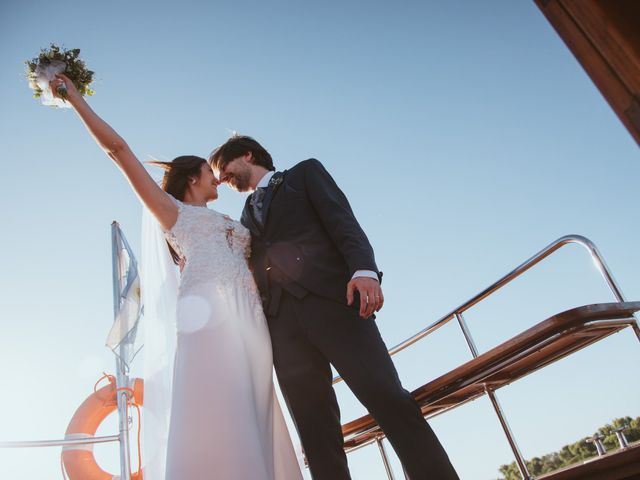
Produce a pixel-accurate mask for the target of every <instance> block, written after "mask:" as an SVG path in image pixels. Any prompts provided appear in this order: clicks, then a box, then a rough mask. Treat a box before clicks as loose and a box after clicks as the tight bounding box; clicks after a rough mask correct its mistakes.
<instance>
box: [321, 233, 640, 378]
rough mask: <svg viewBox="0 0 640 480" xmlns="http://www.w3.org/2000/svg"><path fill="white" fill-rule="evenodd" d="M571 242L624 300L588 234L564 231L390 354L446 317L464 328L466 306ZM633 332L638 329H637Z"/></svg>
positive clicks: (427, 333)
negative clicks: (584, 254)
mask: <svg viewBox="0 0 640 480" xmlns="http://www.w3.org/2000/svg"><path fill="white" fill-rule="evenodd" d="M570 243H577V244H578V245H581V246H582V247H584V248H586V249H587V250H588V251H589V253H590V255H591V258H592V259H593V260H594V262H595V263H596V267H598V270H599V271H600V273H601V274H602V276H603V277H604V278H605V280H606V281H607V284H608V285H609V288H610V289H611V291H612V292H613V294H614V296H615V297H616V300H618V301H619V302H624V301H625V300H624V296H623V294H622V291H621V290H620V287H619V286H618V284H617V282H616V281H615V279H614V278H613V275H612V274H611V272H610V271H609V267H608V266H607V264H606V263H605V261H604V259H603V258H602V255H601V254H600V252H599V251H598V248H597V247H596V246H595V244H594V243H593V242H592V241H591V240H589V239H588V238H587V237H584V236H582V235H565V236H564V237H560V238H559V239H557V240H556V241H555V242H553V243H551V244H549V245H548V246H547V247H545V248H544V249H542V250H540V251H539V252H538V253H536V254H535V255H533V256H532V257H531V258H529V259H528V260H526V261H525V262H523V263H522V264H520V265H519V266H518V267H516V268H515V269H513V270H512V271H511V272H509V273H508V274H506V275H505V276H503V277H502V278H500V279H499V280H498V281H496V282H494V283H493V284H492V285H490V286H489V287H487V288H485V289H484V290H482V291H481V292H480V293H478V294H477V295H475V296H474V297H472V298H471V299H469V300H467V301H466V302H464V303H463V304H461V305H460V306H458V307H457V308H455V309H453V310H452V311H450V312H449V313H447V314H446V315H444V316H443V317H441V318H440V319H438V320H436V321H435V322H434V323H432V324H431V325H429V326H428V327H426V328H424V329H423V330H420V331H419V332H418V333H416V334H415V335H413V336H411V337H409V338H407V339H406V340H404V341H402V342H400V343H399V344H397V345H396V346H394V347H393V348H391V349H389V355H392V356H393V355H395V354H396V353H398V352H401V351H402V350H404V349H405V348H407V347H409V346H411V345H413V344H414V343H416V342H417V341H419V340H422V339H423V338H424V337H426V336H428V335H430V334H431V333H433V332H435V331H436V330H438V329H439V328H440V327H442V326H444V325H446V324H447V323H448V322H449V321H451V320H453V319H454V318H456V317H460V318H458V320H459V321H461V325H465V326H464V327H463V330H464V329H465V328H466V324H464V320H463V319H462V317H461V315H462V313H463V312H465V311H467V310H469V309H470V308H471V307H473V306H474V305H476V304H477V303H479V302H481V301H482V300H484V299H485V298H487V297H488V296H489V295H491V294H492V293H494V292H496V291H497V290H499V289H500V288H502V287H504V286H505V285H507V284H508V283H510V282H511V281H513V280H515V279H516V278H517V277H519V276H520V275H522V274H523V273H524V272H526V271H527V270H529V269H530V268H531V267H533V266H535V265H536V264H538V263H540V262H541V261H542V260H544V259H545V258H546V257H548V256H549V255H551V254H552V253H554V252H555V251H556V250H558V249H560V248H562V247H563V246H565V245H568V244H570ZM636 333H638V332H637V331H636ZM465 336H466V335H465ZM638 339H639V340H640V334H639V336H638ZM340 381H342V377H341V376H340V375H336V376H335V377H334V378H333V383H334V384H336V383H339V382H340Z"/></svg>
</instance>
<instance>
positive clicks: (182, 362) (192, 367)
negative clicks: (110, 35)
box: [50, 75, 302, 480]
mask: <svg viewBox="0 0 640 480" xmlns="http://www.w3.org/2000/svg"><path fill="white" fill-rule="evenodd" d="M50 86H51V90H52V91H53V92H57V89H58V88H61V87H62V88H66V89H67V101H68V102H69V103H70V104H71V106H72V107H73V108H74V109H75V110H76V112H77V113H78V115H79V116H80V118H81V119H82V121H83V122H84V124H85V126H86V127H87V130H88V131H89V132H90V133H91V135H93V137H94V139H95V140H96V142H97V143H98V145H99V146H100V147H101V148H102V149H103V150H104V151H105V152H106V153H107V155H108V156H109V157H111V159H112V160H114V161H115V163H116V164H117V165H118V167H119V168H120V169H121V170H122V172H123V173H124V175H125V176H126V177H127V178H128V180H129V182H130V183H131V186H132V187H133V189H134V190H135V192H136V194H137V195H138V197H139V198H140V200H141V201H142V203H143V204H144V205H145V206H146V208H147V209H148V210H149V211H150V212H151V213H152V214H153V216H154V217H155V219H156V220H157V223H158V224H159V225H160V227H161V229H162V232H163V233H164V237H165V238H166V241H167V243H168V245H169V246H170V247H169V248H170V251H171V256H172V257H173V260H174V262H176V263H180V262H184V260H185V259H187V261H186V264H185V266H184V270H183V271H182V275H181V278H180V284H179V287H178V296H177V303H176V305H177V308H176V315H175V321H176V329H175V330H176V332H177V340H176V341H177V344H176V354H175V363H174V369H173V386H172V391H171V412H170V426H169V434H168V440H167V445H166V452H167V455H166V470H165V469H164V468H160V469H157V468H156V469H155V470H156V473H155V474H154V475H149V476H148V477H147V476H145V478H149V480H162V478H165V479H166V480H177V479H183V478H200V479H216V480H217V479H220V480H222V479H224V480H299V479H301V478H302V474H301V470H300V467H299V466H298V461H297V459H296V456H295V453H294V450H293V446H292V443H291V438H290V436H289V433H288V431H287V428H286V425H285V421H284V418H283V416H282V413H281V410H280V407H279V405H278V401H277V399H276V397H275V394H274V385H273V377H272V368H273V362H272V352H271V343H270V339H269V332H268V329H267V325H266V321H265V317H264V314H263V312H262V307H261V304H260V301H259V297H258V292H257V288H256V285H255V283H254V280H253V277H252V275H251V272H250V271H249V268H248V265H247V258H248V255H249V246H250V234H249V232H248V231H247V230H246V229H245V228H244V227H243V226H242V225H241V224H240V223H239V222H237V221H234V220H231V219H230V218H229V217H227V216H225V215H222V214H220V213H218V212H216V211H214V210H210V209H209V208H207V207H206V204H207V202H210V201H213V200H215V199H216V198H217V197H218V192H217V187H218V184H219V181H218V179H217V178H216V177H215V175H214V173H213V171H212V170H211V168H210V166H209V165H208V164H207V162H206V161H205V159H203V158H200V157H196V156H182V157H178V158H176V159H174V160H173V161H172V162H153V163H155V164H156V165H159V166H161V167H162V168H164V169H165V174H164V178H163V181H162V188H160V187H159V186H158V185H157V184H156V182H155V181H154V180H153V178H152V177H151V176H150V175H149V174H148V173H147V171H146V170H145V168H144V167H143V165H142V164H141V163H140V161H139V160H138V159H137V158H136V156H135V155H134V154H133V153H132V151H131V150H130V149H129V146H128V145H127V144H126V142H125V141H124V140H123V139H122V138H121V137H120V136H119V135H118V134H117V133H116V132H115V131H114V130H113V129H112V128H111V127H110V126H109V125H108V124H107V123H106V122H104V121H103V120H102V119H101V118H100V117H99V116H98V115H96V113H95V112H93V110H92V109H91V108H90V107H89V105H88V104H87V103H86V101H85V100H84V98H83V97H82V96H81V95H80V94H79V92H78V91H77V90H76V88H75V87H74V85H73V82H71V80H69V79H68V78H67V77H66V76H64V75H58V76H57V77H56V79H54V80H53V81H52V82H51V84H50ZM165 245H166V244H165ZM145 380H146V379H145ZM145 402H146V400H145ZM156 440H157V439H156ZM151 441H153V439H151ZM145 470H146V471H147V472H149V469H148V468H146V469H145ZM165 472H166V473H165Z"/></svg>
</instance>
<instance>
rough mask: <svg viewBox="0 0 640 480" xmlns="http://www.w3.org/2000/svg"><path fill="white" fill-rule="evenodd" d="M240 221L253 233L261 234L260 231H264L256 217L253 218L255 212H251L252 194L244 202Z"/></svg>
mask: <svg viewBox="0 0 640 480" xmlns="http://www.w3.org/2000/svg"><path fill="white" fill-rule="evenodd" d="M240 223H242V225H244V226H245V227H247V228H248V229H249V231H250V232H251V234H252V235H255V236H260V233H262V232H261V231H260V227H259V226H258V224H257V223H256V220H255V218H253V213H251V195H249V196H248V197H247V201H246V202H245V203H244V208H243V209H242V215H241V216H240Z"/></svg>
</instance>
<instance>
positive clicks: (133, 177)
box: [51, 74, 178, 229]
mask: <svg viewBox="0 0 640 480" xmlns="http://www.w3.org/2000/svg"><path fill="white" fill-rule="evenodd" d="M61 85H64V86H65V87H66V90H67V98H66V100H67V101H68V102H69V103H70V104H71V106H72V107H73V108H74V109H75V111H76V112H77V113H78V115H79V116H80V118H81V119H82V121H83V122H84V124H85V126H86V127H87V130H89V132H90V133H91V135H92V136H93V138H94V139H95V141H96V143H97V144H98V145H99V146H100V148H102V149H103V150H104V151H105V153H106V154H107V155H109V157H111V158H112V159H113V160H114V161H115V162H116V164H117V165H118V167H119V168H120V170H122V172H123V173H124V174H125V176H126V177H127V178H128V179H129V182H130V183H131V186H132V187H133V189H134V190H135V192H136V194H137V195H138V197H139V198H140V200H141V201H142V202H143V203H144V204H145V205H146V206H147V208H148V209H149V210H150V211H151V212H152V213H153V215H154V216H155V217H156V219H158V222H160V225H162V227H163V228H165V229H170V228H171V227H172V226H173V224H174V223H175V222H176V219H177V218H178V207H177V205H176V203H175V202H173V201H172V200H171V198H169V194H167V193H166V192H165V191H164V190H162V189H161V188H160V186H159V185H158V184H157V183H156V182H155V180H154V179H153V178H152V177H151V175H149V173H148V172H147V171H146V170H145V168H144V166H143V165H142V163H140V160H138V158H137V157H136V156H135V155H134V154H133V152H132V151H131V149H130V148H129V145H127V142H125V141H124V139H123V138H122V137H121V136H120V135H118V133H117V132H116V131H115V130H114V129H113V128H111V127H110V126H109V124H107V122H105V121H104V120H102V118H100V117H99V116H98V115H97V114H96V113H95V112H94V111H93V110H92V109H91V107H90V106H89V104H88V103H87V102H86V101H85V100H84V98H83V97H82V95H80V93H79V92H78V90H77V89H76V88H75V86H74V85H73V82H72V81H71V80H69V78H67V77H66V76H65V75H62V74H60V75H57V78H56V79H55V80H52V81H51V90H52V91H53V92H54V95H56V92H57V89H58V88H59V87H60V86H61Z"/></svg>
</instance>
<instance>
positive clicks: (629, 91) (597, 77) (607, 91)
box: [534, 0, 640, 145]
mask: <svg viewBox="0 0 640 480" xmlns="http://www.w3.org/2000/svg"><path fill="white" fill-rule="evenodd" d="M534 1H535V3H536V5H537V6H538V7H539V8H540V10H541V11H542V13H543V14H544V15H545V17H546V18H547V20H548V21H549V23H551V25H552V26H553V28H554V29H555V30H556V32H557V33H558V34H559V35H560V38H562V40H563V41H564V42H565V43H566V44H567V46H568V47H569V49H570V50H571V52H572V53H573V55H574V56H575V57H576V59H577V60H578V61H579V62H580V64H581V65H582V67H583V68H584V70H585V71H586V73H587V74H588V75H589V77H591V79H592V80H593V82H594V83H595V85H596V86H597V87H598V89H599V90H600V92H601V93H602V95H603V96H604V97H605V99H606V100H607V101H608V102H609V105H610V106H611V107H612V108H613V110H614V112H615V113H616V115H618V118H619V119H620V121H621V122H622V123H623V124H624V126H625V127H626V128H627V130H629V133H631V135H632V137H633V138H634V139H635V140H636V142H637V143H638V144H639V145H640V121H638V116H639V115H636V114H635V112H636V109H635V107H634V105H636V104H637V98H640V53H639V47H638V45H637V43H638V42H639V41H640V37H638V34H637V33H635V36H634V33H630V30H629V29H626V30H625V29H624V28H623V27H622V24H623V23H624V18H623V16H624V9H625V8H627V9H629V10H631V11H633V12H635V10H634V9H635V8H637V7H636V6H634V5H633V4H632V3H630V2H628V1H625V0H616V1H615V2H603V1H600V0H546V1H544V0H534Z"/></svg>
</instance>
